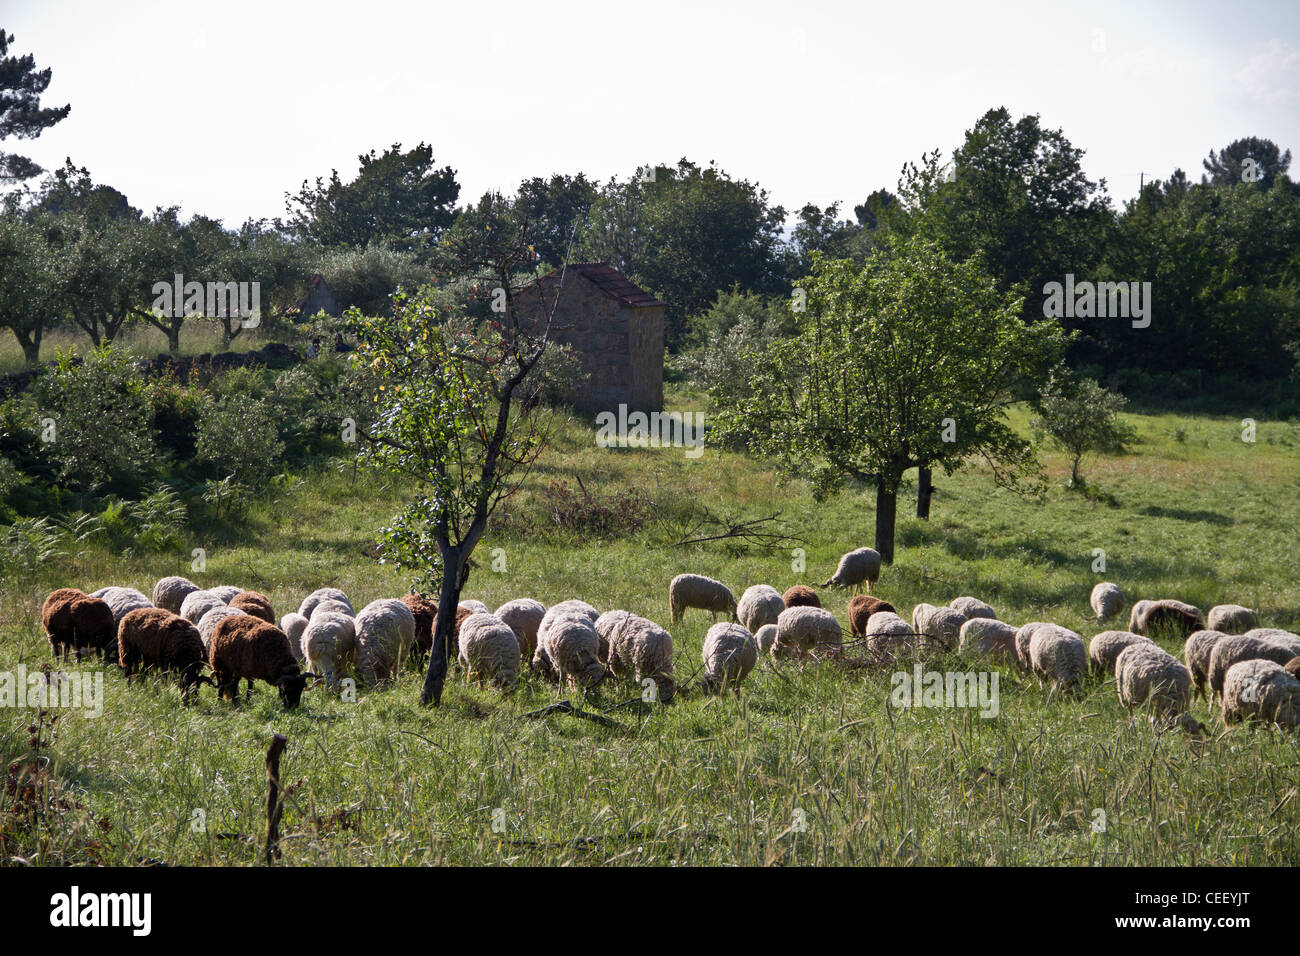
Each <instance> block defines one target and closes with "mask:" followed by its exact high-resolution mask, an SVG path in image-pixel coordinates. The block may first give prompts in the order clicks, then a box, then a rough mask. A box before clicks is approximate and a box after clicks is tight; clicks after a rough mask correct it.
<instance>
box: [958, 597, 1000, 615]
mask: <svg viewBox="0 0 1300 956" xmlns="http://www.w3.org/2000/svg"><path fill="white" fill-rule="evenodd" d="M948 606H949V607H950V608H952V609H953V610H954V611H958V612H960V613H961V615H962V617H964V618H966V620H968V621H969V620H970V619H971V618H975V617H983V618H988V619H989V620H990V621H996V620H997V619H998V615H997V612H996V611H994V610H993V608H991V607H989V605H987V604H985V603H984V602H983V601H981V600H980V599H979V598H975V597H970V596H963V597H955V598H953V599H952V600H951V601H949V602H948Z"/></svg>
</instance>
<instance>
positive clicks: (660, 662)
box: [596, 614, 677, 704]
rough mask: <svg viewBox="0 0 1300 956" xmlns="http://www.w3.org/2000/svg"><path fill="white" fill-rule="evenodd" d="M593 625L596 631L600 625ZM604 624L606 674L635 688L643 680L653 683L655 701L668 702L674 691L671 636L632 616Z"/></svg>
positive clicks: (655, 625)
mask: <svg viewBox="0 0 1300 956" xmlns="http://www.w3.org/2000/svg"><path fill="white" fill-rule="evenodd" d="M601 617H602V618H604V617H605V615H601ZM596 624H597V630H598V631H599V629H600V622H599V621H597V622H596ZM607 624H608V633H607V634H606V635H605V636H606V638H607V639H608V641H609V660H608V664H607V666H608V667H609V672H610V673H611V674H613V675H614V676H615V677H617V678H618V679H619V680H625V681H632V682H633V683H635V684H637V685H639V686H642V685H644V682H645V681H646V680H647V679H649V680H652V681H654V685H653V686H654V691H655V698H656V699H657V700H659V701H661V702H662V703H665V704H667V703H669V702H670V701H671V700H672V699H673V694H674V693H675V691H676V688H677V684H676V681H675V679H674V677H673V637H672V635H671V634H669V633H668V632H667V631H665V630H664V629H663V628H662V627H660V626H659V625H658V624H656V623H655V622H654V621H651V620H647V619H646V618H644V617H638V616H637V615H635V614H629V615H627V616H626V617H623V618H619V619H617V620H614V621H613V622H607Z"/></svg>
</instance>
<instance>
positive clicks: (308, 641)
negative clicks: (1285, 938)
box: [295, 613, 356, 684]
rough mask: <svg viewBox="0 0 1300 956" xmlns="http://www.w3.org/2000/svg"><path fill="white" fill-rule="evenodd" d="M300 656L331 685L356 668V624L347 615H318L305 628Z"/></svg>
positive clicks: (300, 644)
mask: <svg viewBox="0 0 1300 956" xmlns="http://www.w3.org/2000/svg"><path fill="white" fill-rule="evenodd" d="M298 648H299V649H298V654H297V655H295V656H298V657H301V658H302V659H303V660H304V661H305V662H306V666H307V670H309V671H311V672H312V673H316V674H320V675H321V676H322V677H324V678H325V680H326V681H328V682H329V683H330V684H334V683H336V682H337V681H338V679H339V677H340V676H342V675H343V674H345V673H347V672H348V671H350V670H351V669H352V666H353V665H354V663H355V661H356V622H355V620H354V619H353V618H352V617H351V616H350V615H347V614H330V613H326V614H318V615H315V616H314V617H312V619H311V620H310V621H309V622H308V623H307V626H306V627H305V628H303V631H302V636H301V637H300V638H299V640H298Z"/></svg>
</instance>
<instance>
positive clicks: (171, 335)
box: [165, 322, 181, 355]
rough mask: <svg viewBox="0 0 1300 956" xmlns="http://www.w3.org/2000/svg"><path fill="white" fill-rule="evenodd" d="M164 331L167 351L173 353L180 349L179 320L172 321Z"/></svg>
mask: <svg viewBox="0 0 1300 956" xmlns="http://www.w3.org/2000/svg"><path fill="white" fill-rule="evenodd" d="M165 331H166V333H167V351H168V352H171V353H172V354H173V355H175V354H176V353H177V352H179V351H180V350H181V325H180V323H179V322H172V323H170V324H169V325H168V326H167V328H166V329H165Z"/></svg>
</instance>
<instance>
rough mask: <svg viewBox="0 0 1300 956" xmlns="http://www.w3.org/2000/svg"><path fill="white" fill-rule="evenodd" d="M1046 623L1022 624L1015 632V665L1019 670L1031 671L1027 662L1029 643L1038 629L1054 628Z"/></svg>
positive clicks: (1032, 622)
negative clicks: (1017, 665)
mask: <svg viewBox="0 0 1300 956" xmlns="http://www.w3.org/2000/svg"><path fill="white" fill-rule="evenodd" d="M1055 626H1056V625H1054V624H1049V623H1048V622H1047V621H1030V622H1029V623H1028V624H1022V625H1021V626H1020V629H1019V630H1017V631H1016V663H1017V664H1019V665H1020V669H1021V670H1025V671H1027V670H1032V669H1033V668H1032V666H1031V665H1030V662H1029V641H1030V640H1031V639H1032V638H1033V636H1034V632H1035V631H1037V630H1038V629H1039V628H1040V627H1055Z"/></svg>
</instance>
